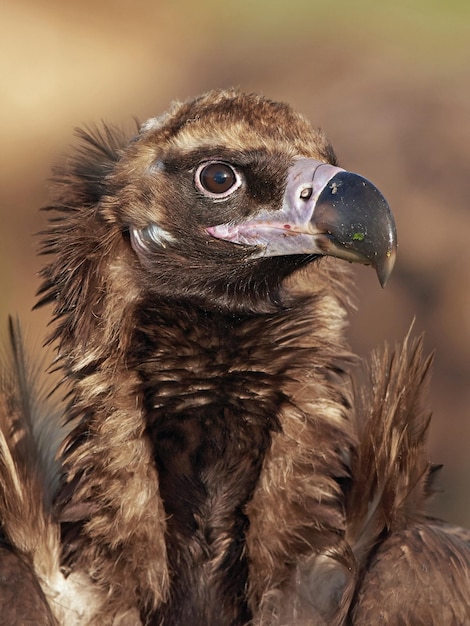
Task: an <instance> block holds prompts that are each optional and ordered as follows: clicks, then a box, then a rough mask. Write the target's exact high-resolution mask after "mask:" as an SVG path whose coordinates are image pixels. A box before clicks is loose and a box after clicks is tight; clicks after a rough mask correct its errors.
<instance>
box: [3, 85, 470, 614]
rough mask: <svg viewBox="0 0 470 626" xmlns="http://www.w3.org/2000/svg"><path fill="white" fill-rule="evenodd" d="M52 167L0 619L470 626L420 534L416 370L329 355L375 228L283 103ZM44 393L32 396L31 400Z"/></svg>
mask: <svg viewBox="0 0 470 626" xmlns="http://www.w3.org/2000/svg"><path fill="white" fill-rule="evenodd" d="M79 135H80V142H79V146H78V148H77V149H76V150H75V152H74V153H73V154H72V155H71V156H70V157H69V158H68V159H66V160H65V162H64V164H63V165H62V166H60V167H57V168H56V169H55V171H54V175H53V180H54V189H55V192H54V195H53V196H52V200H51V202H50V204H49V206H48V207H47V210H48V211H49V215H50V220H49V221H48V225H47V226H46V227H45V230H44V232H43V233H42V240H41V241H42V243H41V249H40V252H41V254H43V255H45V258H46V261H45V265H44V268H43V269H42V271H41V284H40V287H39V299H38V306H41V305H46V304H47V305H50V307H51V309H52V321H51V332H50V338H49V340H50V342H51V343H52V345H53V346H54V349H55V352H54V353H53V354H54V357H53V361H52V363H51V364H50V365H49V366H48V367H47V369H48V370H49V375H48V376H47V377H43V376H42V374H41V372H42V369H44V368H42V365H41V359H40V358H39V359H38V358H37V357H35V355H34V353H33V354H31V353H30V352H29V351H28V350H27V349H26V348H25V345H24V344H25V342H24V340H23V339H22V333H21V330H20V327H19V324H18V322H17V321H15V320H12V321H10V342H9V347H8V348H7V349H5V350H4V356H3V365H2V376H1V394H0V426H1V428H0V623H1V624H5V625H7V626H16V625H29V624H31V625H33V624H34V625H35V626H37V625H40V626H43V625H44V626H52V625H65V626H88V625H97V626H108V625H113V626H139V625H142V626H143V625H147V626H150V625H155V626H242V625H250V626H324V625H327V626H330V625H331V626H340V625H345V626H347V625H350V626H352V625H354V626H356V625H360V626H364V625H366V626H367V625H369V624H371V625H376V624H389V625H402V626H405V625H409V626H419V625H422V626H432V625H436V626H437V625H438V626H445V625H464V624H470V532H467V531H465V530H464V529H461V528H457V527H454V526H452V525H450V524H448V523H446V522H444V521H440V520H438V519H434V518H432V517H429V516H428V515H427V513H426V503H427V500H428V498H429V497H430V496H431V495H432V493H433V491H434V487H433V483H434V478H435V476H436V473H437V470H438V467H437V466H435V465H432V464H431V463H430V460H429V453H428V450H427V444H426V436H427V430H428V424H429V411H428V408H427V403H426V386H427V381H428V377H429V376H428V373H429V369H430V358H428V357H426V356H425V355H424V354H423V347H422V343H423V342H422V338H420V337H417V338H414V336H413V333H412V332H410V333H409V334H408V335H407V336H406V338H405V339H404V341H403V342H402V343H401V344H399V345H397V346H396V347H395V348H393V349H391V348H388V347H384V348H382V349H380V350H377V351H375V352H374V353H373V354H372V355H371V356H370V358H368V359H361V358H359V357H357V356H355V355H353V354H352V353H351V350H350V348H349V347H348V342H347V339H346V331H345V328H346V325H347V319H346V317H347V310H348V307H349V303H350V298H351V291H352V287H351V281H352V279H351V274H350V270H349V268H350V263H351V262H358V263H362V264H365V265H370V266H371V267H372V268H373V269H374V270H375V271H376V273H377V275H378V278H379V281H380V283H381V284H382V285H384V284H385V282H386V281H387V278H388V277H389V275H390V273H391V271H392V267H393V264H394V259H395V254H396V229H395V223H394V218H393V216H392V213H391V211H390V208H389V206H388V204H387V202H386V200H385V198H384V196H383V195H382V194H381V192H380V191H379V190H378V189H377V188H376V187H375V186H374V185H373V184H372V183H371V182H369V181H368V180H367V179H366V178H363V177H362V176H360V175H359V174H355V173H352V172H348V171H346V170H344V169H342V168H341V167H339V166H338V164H337V161H336V157H335V153H334V151H333V149H332V147H331V145H330V144H329V143H328V141H327V139H326V138H325V136H324V135H323V133H322V132H321V131H320V130H315V129H313V128H312V126H311V125H310V124H309V123H308V122H307V121H306V120H305V119H304V118H303V117H302V116H301V115H299V114H297V113H295V112H294V111H293V110H292V109H291V108H290V107H289V106H288V105H285V104H282V103H277V102H273V101H270V100H268V99H266V98H264V97H262V96H259V95H256V94H244V93H241V92H239V91H238V90H215V91H211V92H209V93H206V94H204V95H202V96H200V97H197V98H195V99H192V100H188V101H185V102H176V103H174V104H173V105H172V106H171V107H170V108H169V110H168V112H166V113H165V114H163V115H161V116H159V117H156V118H153V119H150V120H148V121H146V122H144V123H143V124H142V125H141V126H140V127H138V128H136V129H135V130H134V131H133V132H131V133H126V132H124V131H123V130H119V129H117V128H114V127H110V126H107V125H103V126H102V127H99V128H88V129H85V130H83V131H81V132H80V133H79ZM49 379H50V380H51V381H56V380H58V382H54V383H53V384H52V382H51V383H48V382H47V381H48V380H49Z"/></svg>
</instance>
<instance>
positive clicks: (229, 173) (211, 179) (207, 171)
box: [195, 161, 242, 198]
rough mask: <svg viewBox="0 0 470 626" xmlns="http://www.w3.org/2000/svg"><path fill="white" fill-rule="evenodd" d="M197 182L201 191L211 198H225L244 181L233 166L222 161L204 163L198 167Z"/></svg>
mask: <svg viewBox="0 0 470 626" xmlns="http://www.w3.org/2000/svg"><path fill="white" fill-rule="evenodd" d="M195 182H196V187H197V188H198V189H199V191H202V192H203V193H204V194H205V195H206V196H210V197H211V198H225V197H226V196H229V195H230V194H231V193H233V192H234V191H235V190H236V189H238V188H239V187H240V185H241V183H242V181H241V179H240V176H239V175H238V173H237V172H236V171H235V170H234V169H233V167H232V166H231V165H228V163H223V162H221V161H212V162H211V163H207V162H206V163H202V164H201V165H200V166H199V167H198V169H197V172H196V177H195Z"/></svg>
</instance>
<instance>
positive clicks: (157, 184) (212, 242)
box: [102, 92, 396, 306]
mask: <svg viewBox="0 0 470 626" xmlns="http://www.w3.org/2000/svg"><path fill="white" fill-rule="evenodd" d="M196 110H197V113H196ZM111 180H112V187H114V189H115V190H116V191H115V194H116V197H117V196H119V202H117V201H113V197H112V196H111V197H110V200H109V201H108V203H107V202H106V201H105V202H103V203H102V206H103V209H102V211H103V213H104V214H105V216H106V219H107V220H108V221H114V222H116V223H117V224H118V225H119V227H120V229H121V230H122V231H123V232H128V233H129V241H130V245H131V248H132V250H133V252H134V254H135V255H136V257H137V259H138V262H139V264H140V266H141V267H142V268H143V269H144V271H146V272H147V273H148V276H149V277H153V278H154V279H155V280H154V283H153V285H154V286H153V287H152V285H151V284H150V283H149V288H150V289H152V288H155V289H158V290H159V292H160V293H162V292H163V293H165V295H169V294H170V293H171V292H174V290H175V280H176V278H175V277H176V276H177V281H178V284H177V285H176V289H177V290H179V291H180V292H181V293H187V294H188V295H190V296H191V297H194V296H195V295H196V293H200V294H201V296H202V294H203V293H204V292H207V293H210V297H211V301H212V302H214V301H218V304H219V305H222V303H221V301H220V299H221V298H222V299H225V300H227V301H228V300H230V303H229V306H233V304H234V303H233V298H235V299H236V298H237V294H238V293H244V294H245V297H244V304H245V305H246V303H247V302H248V301H250V298H248V299H247V298H246V294H247V293H251V294H256V297H260V298H261V299H265V298H267V297H268V298H269V297H271V298H273V297H274V299H275V294H276V292H277V291H278V289H279V285H280V284H281V283H282V281H283V279H284V278H285V277H286V276H288V275H289V274H291V273H292V272H293V271H294V270H295V269H297V268H298V267H300V266H303V265H304V264H305V263H307V262H310V261H311V260H313V259H315V258H317V257H318V256H322V255H332V256H338V257H341V258H344V259H346V260H348V261H358V262H361V263H366V264H371V265H373V266H374V267H375V269H376V270H377V273H378V275H379V279H380V281H381V283H382V284H384V283H385V281H386V280H387V278H388V276H389V274H390V272H391V269H392V267H393V262H394V257H395V249H396V234H395V226H394V221H393V217H392V214H391V212H390V210H389V208H388V205H387V203H386V201H385V200H384V198H383V196H382V195H381V194H380V192H379V191H378V190H377V189H376V188H375V187H374V186H373V185H372V184H371V183H369V182H368V181H366V180H365V179H363V178H362V177H359V176H358V175H355V174H351V173H348V172H345V171H344V170H342V169H340V168H338V167H336V160H335V156H334V153H333V150H332V148H331V147H330V145H329V144H328V142H327V141H326V139H325V138H324V136H323V134H322V133H320V132H319V131H316V130H314V129H312V128H311V126H310V125H309V124H308V123H307V122H306V121H305V120H304V119H303V118H302V117H301V116H300V115H298V114H296V113H294V112H293V111H292V110H291V109H290V108H289V107H287V106H286V105H283V104H278V103H273V102H270V101H267V100H264V99H262V98H260V97H259V96H254V95H244V94H239V93H238V92H221V93H220V94H215V95H214V92H212V93H211V94H210V95H209V96H203V97H201V98H199V99H196V100H194V101H191V102H188V103H186V104H182V105H176V106H175V107H174V109H173V110H171V111H170V112H168V113H167V114H165V115H164V116H162V117H160V118H157V119H154V120H149V121H147V122H146V123H144V124H143V125H142V127H141V131H140V134H139V135H138V136H137V137H136V139H135V140H134V141H133V142H132V144H131V145H130V146H129V148H128V149H127V151H126V152H125V153H124V154H123V156H122V159H121V161H120V162H119V163H118V165H117V167H116V171H115V172H114V173H113V175H112V176H111Z"/></svg>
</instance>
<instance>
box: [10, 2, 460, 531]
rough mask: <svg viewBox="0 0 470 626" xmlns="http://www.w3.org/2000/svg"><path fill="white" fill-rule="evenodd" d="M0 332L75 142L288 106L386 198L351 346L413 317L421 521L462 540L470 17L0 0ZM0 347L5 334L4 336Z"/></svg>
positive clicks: (448, 5)
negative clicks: (237, 104)
mask: <svg viewBox="0 0 470 626" xmlns="http://www.w3.org/2000/svg"><path fill="white" fill-rule="evenodd" d="M0 25H1V37H0V72H1V82H0V125H1V129H0V137H1V139H0V141H1V143H0V161H1V162H0V194H1V197H0V212H1V221H2V227H1V230H0V233H1V234H0V237H1V239H0V288H1V298H0V320H3V322H2V325H3V327H4V328H5V329H6V318H7V314H8V313H12V312H13V313H18V314H19V315H20V316H21V318H22V320H23V321H25V322H26V326H27V329H28V334H29V335H30V336H32V337H33V338H34V339H35V341H36V343H37V344H38V345H40V343H41V341H42V338H43V337H44V336H45V334H46V323H47V319H48V313H49V312H48V311H47V310H41V311H37V312H35V313H30V309H31V307H32V305H33V303H34V293H35V291H36V288H37V285H38V281H37V277H36V274H37V271H38V268H39V267H40V263H41V260H40V259H37V258H36V257H35V249H36V245H37V238H35V237H34V236H33V234H34V233H36V232H37V231H38V230H40V229H41V228H42V227H43V225H44V219H45V216H44V215H43V214H40V213H39V212H38V211H37V209H38V207H40V206H42V205H44V204H45V203H46V202H47V198H48V182H47V179H48V176H49V172H50V166H51V165H52V164H53V163H55V162H58V160H59V158H60V155H61V154H63V153H65V152H67V150H68V148H69V146H70V144H72V143H73V141H74V139H73V128H74V127H76V126H81V125H83V124H87V123H93V122H99V121H100V120H102V119H104V120H107V121H109V122H112V123H114V124H118V125H124V126H129V127H131V126H132V124H133V118H134V117H137V118H138V119H140V120H144V119H146V118H148V117H152V116H155V115H158V114H159V113H161V112H163V111H164V110H165V109H166V108H167V106H168V104H169V103H170V101H172V100H173V99H185V98H187V97H189V96H193V95H196V94H198V93H200V92H203V91H205V90H208V89H210V88H213V87H228V86H238V87H240V88H241V89H242V90H245V91H256V92H261V93H263V94H264V95H266V96H268V97H269V98H272V99H276V100H284V101H288V102H290V103H291V104H292V105H293V106H294V108H295V109H297V110H299V111H300V112H302V113H303V114H305V116H307V117H308V118H309V119H310V120H311V121H312V122H313V124H314V125H315V126H321V127H323V128H324V129H325V131H326V132H327V134H328V136H329V138H330V140H331V141H332V143H333V145H334V147H335V149H336V151H337V154H338V156H339V158H340V162H341V164H342V165H343V166H344V167H347V168H348V169H350V170H353V171H357V172H360V173H362V174H363V175H365V176H366V177H367V178H370V179H371V180H373V181H374V182H375V184H376V185H377V186H378V187H379V188H380V189H381V190H382V192H383V193H384V194H385V196H386V197H387V198H388V200H389V202H390V204H391V206H392V209H393V211H394V213H395V216H396V220H397V225H398V233H399V255H398V262H397V266H396V270H395V272H394V275H393V276H392V278H391V280H390V282H389V285H388V286H387V288H386V289H385V290H382V289H380V287H379V285H378V282H377V280H376V278H375V276H374V275H373V272H371V271H370V270H367V269H365V268H362V267H358V268H355V276H356V277H357V303H358V308H357V311H355V312H354V313H353V314H352V316H351V327H350V339H351V342H352V344H353V346H354V348H355V350H356V351H357V352H359V353H360V354H364V355H365V354H367V353H368V352H369V350H370V349H371V348H372V347H374V346H375V345H376V344H379V343H382V342H383V341H384V340H387V341H389V342H390V343H393V342H395V341H396V340H399V339H401V338H402V337H403V335H404V334H405V333H406V331H407V330H408V328H409V326H410V324H411V322H412V320H413V318H415V320H416V321H415V331H416V332H421V331H425V333H426V348H427V350H428V351H431V350H434V349H435V350H436V359H435V366H434V376H433V382H432V388H431V392H430V395H431V401H432V406H433V414H434V418H433V422H432V427H431V432H430V442H431V448H432V459H433V461H434V462H436V463H444V465H445V471H444V473H443V475H442V477H441V479H440V482H439V486H440V487H441V488H442V492H441V493H439V494H438V495H437V496H436V498H435V500H434V504H433V512H434V513H435V514H438V515H443V516H445V517H446V518H447V519H449V520H451V521H453V522H457V523H460V524H463V525H467V526H470V499H469V477H470V454H469V448H470V293H469V292H470V3H468V2H467V1H466V0H461V1H460V2H459V1H456V0H394V2H393V3H392V2H380V1H379V0H375V1H374V0H363V1H358V2H355V1H351V0H349V1H348V0H335V2H324V1H320V0H288V1H284V0H283V1H280V0H279V1H277V0H258V1H256V2H255V1H251V0H250V1H248V0H237V2H221V1H220V0H200V1H199V2H194V1H192V0H172V1H171V2H170V1H169V0H168V1H167V2H164V1H162V0H160V1H159V0H153V1H150V0H148V1H145V0H116V1H114V2H112V1H109V0H102V1H101V2H96V0H81V1H80V2H67V1H64V2H57V0H50V1H48V0H39V1H38V2H32V1H31V0H28V1H27V0H9V1H6V0H0ZM4 335H5V333H2V336H4Z"/></svg>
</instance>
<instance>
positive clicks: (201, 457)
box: [58, 293, 351, 625]
mask: <svg viewBox="0 0 470 626" xmlns="http://www.w3.org/2000/svg"><path fill="white" fill-rule="evenodd" d="M342 327H343V311H342V309H341V307H339V306H338V302H337V300H336V299H333V298H332V297H331V296H330V295H327V294H325V293H318V294H317V295H315V296H314V297H309V298H304V297H299V298H298V299H297V300H296V301H295V302H292V305H291V306H288V307H285V308H279V309H278V310H277V312H275V313H262V314H244V315H238V314H237V315H234V314H231V313H227V312H225V313H222V312H218V313H217V312H214V311H207V310H204V309H203V308H198V307H196V306H194V305H191V304H189V303H187V302H184V301H169V300H168V299H161V300H160V299H158V298H155V297H152V298H150V297H149V298H148V299H147V300H146V301H141V302H140V303H139V305H138V306H135V308H134V309H133V311H132V321H131V323H126V322H125V321H124V322H123V325H122V328H123V331H122V332H124V331H125V332H126V333H127V334H128V336H127V337H126V338H123V337H117V338H116V340H115V342H114V344H113V343H112V342H111V343H109V344H108V346H102V348H101V353H100V356H99V358H96V355H97V350H95V358H91V357H90V358H88V359H87V358H84V357H83V356H82V357H81V359H77V361H76V362H75V363H73V362H71V363H69V365H68V371H69V376H70V377H71V378H72V379H73V381H74V389H75V390H76V391H74V397H73V402H72V403H71V407H73V414H72V416H71V419H75V420H76V422H75V423H76V426H75V428H74V429H73V430H72V432H71V434H70V436H69V438H68V441H67V442H66V444H65V446H64V455H63V458H64V467H65V470H66V472H65V476H66V478H65V482H64V484H63V485H62V488H61V489H60V491H59V494H58V505H59V510H60V518H61V522H62V527H63V538H64V546H65V547H64V554H63V562H64V564H65V565H66V566H67V567H70V568H71V570H73V569H74V568H77V567H85V568H88V569H90V570H93V571H94V572H98V574H97V576H98V578H101V581H100V582H101V584H102V585H105V586H106V587H107V588H108V593H109V594H110V596H111V597H113V594H114V595H115V597H116V602H118V601H119V602H121V603H122V601H123V598H124V597H125V598H127V599H126V602H127V603H128V604H129V606H136V605H137V606H139V607H140V610H141V612H142V615H143V617H144V618H145V620H147V621H148V620H149V615H150V616H151V618H150V622H149V623H155V624H160V623H162V624H163V623H165V624H175V625H176V624H182V623H204V624H208V625H212V624H213V625H215V624H221V623H223V624H233V625H235V624H245V623H247V622H248V621H249V619H250V616H251V610H252V607H254V606H255V605H256V603H257V601H258V600H259V598H260V597H261V596H262V594H263V591H264V587H267V586H271V587H272V585H273V584H276V582H278V583H279V584H281V582H282V581H285V580H286V578H288V577H289V576H290V575H291V571H290V569H289V568H290V565H289V564H290V563H293V562H294V560H295V559H296V558H297V557H299V556H301V555H302V554H307V553H308V554H311V553H312V549H313V550H314V551H315V550H317V551H318V553H320V552H322V551H324V550H326V549H329V548H330V547H331V546H336V544H337V543H338V537H340V536H341V535H342V533H343V532H344V519H343V510H342V502H341V488H340V484H341V480H342V479H343V478H344V477H345V475H346V470H345V461H346V458H347V454H348V448H349V446H350V444H351V434H350V432H349V426H348V422H347V412H348V409H349V406H350V405H349V397H348V388H347V386H346V385H341V384H340V385H338V381H339V380H340V381H343V377H344V371H343V369H342V368H343V365H344V363H345V361H346V359H347V355H346V352H345V353H344V354H343V355H340V356H338V342H341V331H342ZM131 329H132V330H131ZM90 339H91V343H89V345H94V346H97V345H98V343H99V342H100V337H98V336H96V337H90ZM101 342H102V339H101ZM312 387H313V388H314V390H313V392H312ZM311 398H314V400H313V401H312V399H311ZM338 441H341V442H342V446H343V447H342V448H340V447H339V446H338ZM343 442H344V444H343ZM91 467H93V472H92V471H89V470H90V469H91ZM312 467H313V468H314V474H313V480H312ZM110 519H112V523H110ZM312 520H315V523H312ZM110 528H113V532H112V533H110V531H109V529H110ZM247 590H248V594H247ZM247 596H248V600H247V599H246V598H247Z"/></svg>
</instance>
